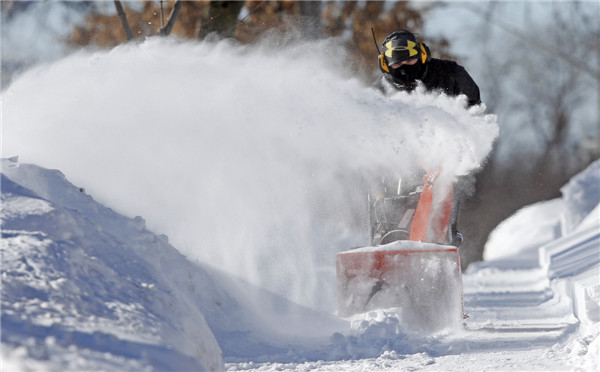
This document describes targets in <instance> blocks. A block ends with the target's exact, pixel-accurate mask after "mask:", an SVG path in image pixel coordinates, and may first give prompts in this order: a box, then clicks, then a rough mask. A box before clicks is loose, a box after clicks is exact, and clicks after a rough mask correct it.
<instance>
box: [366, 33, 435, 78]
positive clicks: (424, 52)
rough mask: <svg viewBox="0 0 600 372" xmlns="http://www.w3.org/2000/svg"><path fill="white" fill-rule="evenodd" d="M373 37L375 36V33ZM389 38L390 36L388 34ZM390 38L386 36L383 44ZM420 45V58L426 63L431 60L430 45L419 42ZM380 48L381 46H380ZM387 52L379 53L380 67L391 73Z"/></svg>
mask: <svg viewBox="0 0 600 372" xmlns="http://www.w3.org/2000/svg"><path fill="white" fill-rule="evenodd" d="M400 31H405V30H400ZM373 37H375V36H374V35H373ZM388 38H389V36H388ZM388 38H386V40H384V41H383V45H384V46H385V44H386V41H387V40H388ZM417 46H418V50H419V58H420V60H421V63H423V64H425V63H427V62H429V61H430V60H431V52H430V50H429V47H428V46H427V44H425V43H417ZM378 49H379V48H378ZM384 53H385V52H380V53H379V69H380V70H381V71H382V72H386V73H388V74H389V73H390V67H389V66H388V63H387V59H386V58H385V55H384Z"/></svg>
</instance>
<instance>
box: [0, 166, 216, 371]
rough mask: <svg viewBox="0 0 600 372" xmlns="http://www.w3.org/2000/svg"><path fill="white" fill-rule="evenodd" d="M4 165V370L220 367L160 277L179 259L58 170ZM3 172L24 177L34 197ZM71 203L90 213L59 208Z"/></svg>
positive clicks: (181, 298) (178, 295)
mask: <svg viewBox="0 0 600 372" xmlns="http://www.w3.org/2000/svg"><path fill="white" fill-rule="evenodd" d="M7 165H8V167H7ZM10 165H14V164H6V162H3V173H2V174H1V177H2V212H1V215H0V216H1V221H2V248H1V249H2V250H1V253H2V347H3V349H2V350H3V358H4V363H5V366H6V365H8V366H11V365H12V366H13V367H15V368H17V369H29V368H31V369H37V368H38V364H37V363H38V362H40V361H43V362H44V363H45V366H46V367H48V366H52V367H51V369H70V370H74V369H88V370H94V369H96V370H97V369H109V370H110V369H121V368H127V369H130V370H147V369H148V368H152V369H163V370H165V369H176V370H191V369H194V370H207V371H210V370H221V369H223V359H222V356H221V350H220V348H219V346H218V344H217V342H216V339H215V338H214V336H213V333H212V332H211V330H210V329H209V327H208V325H207V323H206V321H205V319H204V317H203V315H202V313H201V312H200V310H199V309H198V308H195V307H194V306H192V304H191V303H190V301H189V300H188V298H187V297H188V296H189V295H188V293H186V292H188V290H187V288H185V287H180V286H179V285H178V284H180V283H173V282H169V281H166V280H164V278H163V276H162V273H161V272H162V270H165V269H174V267H173V266H172V265H169V262H171V263H172V262H173V261H178V260H179V261H182V260H183V257H181V256H180V255H179V254H178V253H177V252H176V251H175V250H174V249H173V248H172V247H170V246H169V245H168V243H167V242H166V241H165V240H164V239H163V238H160V237H157V236H155V235H154V234H151V233H149V232H148V231H147V230H145V228H144V224H143V221H142V220H141V219H139V218H138V219H126V218H123V217H120V216H118V215H116V214H115V213H113V212H112V211H110V210H108V209H106V208H102V207H100V206H99V205H97V204H94V203H92V202H91V197H90V196H88V195H86V194H84V193H83V190H79V189H77V188H75V187H73V186H72V185H68V183H67V182H66V180H65V179H64V176H63V175H62V174H61V173H60V172H58V171H44V170H42V169H40V168H37V167H33V166H21V167H10ZM5 173H8V174H10V175H12V176H15V178H17V179H23V178H29V180H30V181H33V182H35V185H34V188H35V189H36V191H37V192H35V191H32V190H31V189H28V188H25V187H23V186H21V185H19V184H17V183H15V182H14V181H13V180H12V179H10V178H8V177H7V176H6V175H5ZM34 174H37V175H38V177H35V176H33V175H34ZM38 193H39V194H42V195H44V197H45V198H42V197H41V196H38V195H39V194H38ZM54 195H60V197H59V198H58V199H57V200H53V199H54V198H53V196H54ZM46 198H48V199H46ZM69 200H71V201H76V202H74V203H73V204H74V205H71V207H73V206H77V205H79V207H81V206H82V205H87V208H81V209H83V210H85V211H86V212H87V214H82V211H81V210H76V209H72V208H69V207H64V206H63V205H61V204H69V203H68V201H69ZM93 209H95V210H93ZM161 261H162V262H161ZM169 266H171V267H169ZM175 266H177V265H175ZM179 269H184V270H185V269H186V267H181V266H180V267H179ZM187 269H188V270H189V267H188V268H187ZM188 270H186V271H188ZM198 271H199V270H195V271H191V270H189V273H190V274H193V275H194V276H195V277H194V278H192V277H190V279H189V280H188V284H189V285H193V284H195V285H198V284H201V283H202V281H203V280H202V279H204V278H198ZM107 355H109V357H107ZM11 363H14V364H11Z"/></svg>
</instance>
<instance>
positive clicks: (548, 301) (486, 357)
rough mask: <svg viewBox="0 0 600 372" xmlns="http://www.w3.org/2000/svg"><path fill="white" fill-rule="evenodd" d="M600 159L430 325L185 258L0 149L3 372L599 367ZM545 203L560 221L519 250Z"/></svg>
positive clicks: (510, 230)
mask: <svg viewBox="0 0 600 372" xmlns="http://www.w3.org/2000/svg"><path fill="white" fill-rule="evenodd" d="M599 170H600V162H596V163H594V164H593V165H592V166H590V168H589V169H588V170H586V171H585V172H583V173H582V174H580V175H578V176H577V177H575V178H574V179H573V180H572V181H571V183H569V184H568V185H567V186H566V187H565V188H564V189H563V191H564V192H565V195H564V196H563V198H562V199H560V200H555V201H550V202H546V203H541V204H539V205H535V206H531V207H528V208H526V210H524V211H521V212H519V213H517V214H516V215H515V216H514V217H513V218H511V219H509V220H508V221H506V222H505V223H504V224H503V225H501V226H500V227H499V229H498V230H497V232H496V234H495V236H494V237H493V239H492V240H491V241H490V242H489V244H488V247H487V252H488V255H495V256H496V257H495V258H493V259H490V260H488V261H484V262H481V263H477V264H474V265H471V267H470V268H469V270H468V271H467V272H466V273H464V275H463V283H464V292H465V310H466V312H467V313H468V314H469V318H468V319H467V320H466V321H465V327H464V329H461V330H445V331H441V332H436V333H432V334H423V333H420V332H417V331H416V330H411V329H410V327H408V326H407V325H403V324H400V323H399V322H398V316H397V315H398V314H397V312H396V311H397V310H396V309H382V310H379V311H372V312H369V313H365V314H361V315H356V316H354V317H352V318H349V319H338V318H336V317H335V316H334V315H332V314H328V313H323V312H317V311H314V310H311V309H308V308H305V307H302V306H299V305H297V304H294V303H292V302H290V301H288V300H286V299H284V298H282V297H280V296H277V295H274V294H273V293H269V292H267V291H264V290H262V289H260V288H256V287H254V286H252V285H250V284H248V283H244V282H242V281H240V280H239V279H236V278H234V277H231V276H229V275H226V274H224V273H221V272H218V271H216V270H214V269H211V268H209V267H205V266H203V265H202V264H199V263H192V262H190V261H189V260H187V259H186V258H185V257H184V256H182V255H181V254H180V253H179V252H177V250H176V249H174V248H173V247H172V246H170V245H169V243H168V241H167V239H166V238H165V237H164V236H156V235H154V234H152V233H151V232H149V231H148V230H146V229H145V226H144V221H143V220H142V219H141V218H134V219H129V218H126V217H123V216H120V215H118V214H116V213H115V212H113V211H112V210H110V209H108V208H106V207H104V206H102V205H100V204H98V203H97V202H96V201H94V199H93V198H92V197H91V196H90V195H87V194H86V193H85V190H82V189H80V188H77V187H76V186H73V185H72V184H70V183H69V182H68V181H67V179H66V178H65V177H64V176H63V175H62V173H60V172H59V171H56V170H48V169H44V168H40V167H37V166H34V165H28V164H18V163H16V162H14V161H9V160H6V159H5V160H3V163H2V363H3V370H6V371H9V370H40V369H49V370H58V369H60V370H63V369H69V370H82V369H85V370H98V369H112V370H115V369H128V370H165V369H172V370H196V369H200V370H201V369H205V370H223V369H228V370H282V369H290V370H324V371H328V370H329V371H339V370H345V371H352V370H356V371H358V370H385V369H390V370H394V369H395V370H399V369H401V370H405V369H411V370H569V369H571V370H573V369H574V370H594V369H595V368H597V367H598V347H599V342H600V341H599V339H598V334H599V332H600V328H599V324H600V323H599V313H598V311H599V308H598V306H599V292H600V288H599V283H598V275H599V273H598V267H599V256H598V254H599V251H598V249H599V242H600V229H599V226H598V217H599V216H598V208H597V205H598V196H599V195H600V193H599V190H598V185H599V184H600V183H598V177H599V175H600V172H599ZM590 201H592V204H590V203H589V202H590ZM578 203H579V205H578ZM593 203H595V204H596V207H595V209H594V210H592V209H593V208H592V205H593ZM548 205H552V208H553V213H552V216H553V217H555V218H554V220H555V224H554V229H553V230H554V232H555V234H556V235H555V236H554V237H551V236H550V235H547V234H546V235H544V234H541V236H543V237H544V239H543V240H544V241H537V242H536V244H529V243H531V242H532V240H531V239H529V238H527V235H526V234H521V236H522V237H523V239H522V240H521V241H520V243H521V246H522V247H524V248H525V249H523V250H518V249H516V248H515V247H514V244H517V243H516V241H518V239H517V237H515V236H514V235H515V234H518V233H519V229H518V227H520V226H522V225H523V224H526V225H527V226H529V229H528V232H531V230H536V229H540V230H543V229H547V228H548V226H549V224H548V223H546V221H547V220H548V208H547V206H548ZM571 208H577V209H575V210H573V209H571ZM567 216H570V217H568V218H567ZM567 219H570V226H571V228H570V231H561V228H563V227H564V221H566V220H567ZM536 220H540V221H541V224H540V225H536V223H535V221H536ZM515 227H517V228H515ZM512 238H514V240H511V239H512ZM534 239H535V237H534ZM507 242H510V244H511V248H512V250H510V251H508V250H504V246H505V245H506V244H507ZM498 250H499V251H498ZM575 250H579V251H578V253H577V256H576V257H573V254H572V252H574V251H575ZM575 304H577V308H576V307H574V305H575ZM440 311H444V310H443V309H440Z"/></svg>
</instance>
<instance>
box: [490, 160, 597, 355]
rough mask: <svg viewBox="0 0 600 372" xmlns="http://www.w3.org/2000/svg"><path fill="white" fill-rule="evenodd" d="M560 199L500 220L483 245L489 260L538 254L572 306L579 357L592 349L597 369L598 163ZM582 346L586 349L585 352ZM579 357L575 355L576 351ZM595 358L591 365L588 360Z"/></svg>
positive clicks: (556, 287)
mask: <svg viewBox="0 0 600 372" xmlns="http://www.w3.org/2000/svg"><path fill="white" fill-rule="evenodd" d="M561 191H562V194H563V196H562V197H561V198H559V199H555V200H551V201H547V202H542V203H538V204H535V205H532V206H528V207H525V208H523V209H522V210H520V211H518V212H517V213H515V215H513V216H512V217H510V218H509V219H507V220H506V221H504V222H502V224H500V225H499V226H498V227H497V228H496V230H495V231H494V232H493V233H492V235H491V236H490V240H489V241H488V243H487V244H486V246H485V253H484V257H485V259H486V260H493V259H500V258H508V257H512V258H514V259H515V260H518V259H519V258H523V257H524V256H530V255H531V254H532V253H533V254H536V255H538V257H539V265H540V266H541V268H542V270H543V271H544V272H545V274H546V275H547V276H548V279H549V280H550V282H551V286H552V288H553V290H554V291H555V292H556V293H557V294H558V295H559V296H564V297H566V298H569V299H570V300H571V302H572V311H573V314H574V315H575V316H576V317H577V319H578V321H579V322H581V327H582V333H583V336H581V337H578V338H576V339H575V341H573V343H572V344H571V345H569V346H568V347H569V348H573V347H574V346H573V345H575V346H577V345H579V346H577V349H579V354H581V355H585V354H587V352H588V347H589V348H590V355H591V357H592V358H591V359H589V358H588V359H587V362H586V363H589V365H590V366H591V365H594V366H597V365H598V342H599V341H598V339H599V337H598V335H599V334H600V332H599V331H600V325H599V324H600V160H597V161H595V162H594V163H592V164H591V165H590V166H589V167H588V168H587V169H585V170H584V171H583V172H581V173H580V174H578V175H576V176H575V177H573V178H572V179H571V180H570V181H569V183H567V184H566V185H565V186H563V187H562V188H561ZM582 347H583V350H582V349H581V348H582ZM574 354H577V352H574ZM590 360H591V361H590Z"/></svg>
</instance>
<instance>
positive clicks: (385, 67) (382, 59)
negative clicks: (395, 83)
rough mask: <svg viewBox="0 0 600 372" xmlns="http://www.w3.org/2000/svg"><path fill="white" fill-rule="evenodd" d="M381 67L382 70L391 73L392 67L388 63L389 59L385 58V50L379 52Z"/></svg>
mask: <svg viewBox="0 0 600 372" xmlns="http://www.w3.org/2000/svg"><path fill="white" fill-rule="evenodd" d="M379 69H380V70H381V72H386V73H388V74H389V73H390V67H389V66H388V64H387V61H386V59H385V56H384V55H383V52H381V54H379Z"/></svg>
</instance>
